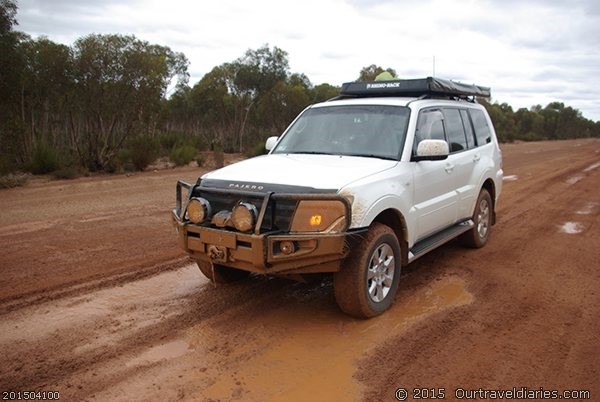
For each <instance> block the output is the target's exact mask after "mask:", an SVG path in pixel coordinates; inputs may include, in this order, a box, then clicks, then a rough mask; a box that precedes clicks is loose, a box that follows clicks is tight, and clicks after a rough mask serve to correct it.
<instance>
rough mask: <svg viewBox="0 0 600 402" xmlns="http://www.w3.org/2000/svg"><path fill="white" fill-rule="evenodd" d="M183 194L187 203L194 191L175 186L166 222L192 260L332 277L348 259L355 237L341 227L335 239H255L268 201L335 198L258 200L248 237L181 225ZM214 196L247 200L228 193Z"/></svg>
mask: <svg viewBox="0 0 600 402" xmlns="http://www.w3.org/2000/svg"><path fill="white" fill-rule="evenodd" d="M183 188H185V189H187V190H188V196H187V199H188V200H189V198H190V196H191V193H192V192H193V188H194V186H193V185H190V184H188V183H184V182H181V181H180V182H178V183H177V207H176V208H175V209H174V210H173V212H172V218H173V223H174V225H175V227H176V230H177V234H178V239H179V245H180V246H181V248H183V249H184V250H185V251H187V252H188V253H189V254H190V255H191V256H192V257H193V258H195V259H197V260H202V261H207V262H212V263H214V264H220V265H224V266H228V267H232V268H237V269H241V270H244V271H251V272H257V273H261V274H292V273H293V274H300V273H316V272H336V271H338V270H340V268H341V261H342V260H343V259H344V258H345V257H346V256H347V255H348V252H349V248H350V246H351V244H353V239H355V238H356V237H357V235H359V234H360V232H348V231H347V227H346V228H345V229H344V230H343V231H342V232H341V233H319V232H317V233H313V232H311V233H285V232H284V233H282V232H276V231H274V232H266V233H261V230H260V228H261V222H262V217H263V216H264V213H265V212H264V211H265V210H266V208H267V204H268V203H269V200H270V199H275V198H278V199H281V198H293V199H298V200H301V199H331V198H333V197H335V198H336V199H339V198H341V197H339V196H335V195H315V194H285V195H281V194H277V195H274V194H271V193H267V194H264V203H263V207H262V208H261V213H260V216H259V221H258V223H257V225H256V229H255V230H254V231H253V232H252V233H241V232H237V231H232V230H228V229H219V228H213V227H208V226H202V225H196V224H193V223H191V222H189V221H186V219H185V209H186V206H185V205H183V203H184V202H183V199H182V194H181V193H182V189H183ZM220 191H223V192H224V191H227V192H228V193H236V194H240V195H247V193H244V192H239V191H234V190H220ZM253 195H255V193H254V194H253ZM344 203H345V204H346V205H347V208H346V209H347V211H346V214H347V222H349V221H350V206H349V203H348V202H347V200H345V199H344ZM282 245H286V247H282ZM289 245H292V247H289ZM290 249H291V250H292V252H290Z"/></svg>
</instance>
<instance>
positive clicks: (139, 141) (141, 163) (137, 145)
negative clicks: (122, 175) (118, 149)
mask: <svg viewBox="0 0 600 402" xmlns="http://www.w3.org/2000/svg"><path fill="white" fill-rule="evenodd" d="M159 149H160V146H159V144H158V141H156V140H153V139H150V138H143V137H138V138H134V139H132V140H130V141H129V142H128V144H127V149H126V151H125V152H123V153H122V156H124V157H125V158H127V159H125V160H122V162H123V167H124V168H125V167H126V166H127V164H128V162H129V163H131V164H133V167H134V168H135V170H144V169H146V168H147V167H148V165H150V164H151V163H152V162H154V161H155V160H156V158H157V157H158V154H159ZM126 170H127V169H126Z"/></svg>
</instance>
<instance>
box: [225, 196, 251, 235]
mask: <svg viewBox="0 0 600 402" xmlns="http://www.w3.org/2000/svg"><path fill="white" fill-rule="evenodd" d="M256 216H257V212H256V207H255V206H254V205H252V204H250V203H249V202H240V203H239V204H237V205H236V206H235V207H233V210H232V211H231V223H233V226H234V227H235V228H236V229H237V230H239V231H240V232H247V231H249V230H252V229H253V228H254V225H255V224H256Z"/></svg>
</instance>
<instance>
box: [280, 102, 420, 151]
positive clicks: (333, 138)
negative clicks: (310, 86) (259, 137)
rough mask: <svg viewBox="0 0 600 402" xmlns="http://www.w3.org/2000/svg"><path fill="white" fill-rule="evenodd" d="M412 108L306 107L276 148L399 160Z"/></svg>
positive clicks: (380, 106)
mask: <svg viewBox="0 0 600 402" xmlns="http://www.w3.org/2000/svg"><path fill="white" fill-rule="evenodd" d="M408 117H409V109H408V108H406V107H400V106H384V105H346V106H327V107H318V108H312V109H308V110H306V111H305V112H304V113H302V115H301V116H300V117H299V118H298V119H297V120H296V121H295V122H294V124H293V125H292V126H291V127H290V128H289V129H288V131H287V133H286V134H285V136H284V137H283V138H282V139H281V141H279V144H278V145H277V147H276V148H275V149H274V150H273V153H276V154H330V155H351V156H368V157H376V158H383V159H394V160H397V159H399V157H400V153H401V147H402V145H403V144H404V136H405V135H406V127H407V124H408Z"/></svg>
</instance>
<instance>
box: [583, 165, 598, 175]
mask: <svg viewBox="0 0 600 402" xmlns="http://www.w3.org/2000/svg"><path fill="white" fill-rule="evenodd" d="M598 167H600V162H596V163H594V164H593V165H590V166H588V167H586V168H585V169H583V171H584V172H586V173H587V172H591V171H592V170H594V169H596V168H598Z"/></svg>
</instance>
